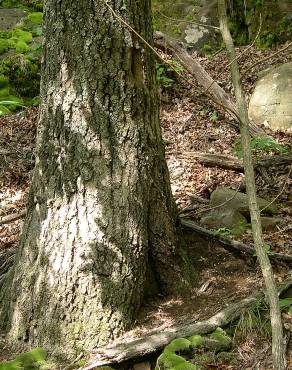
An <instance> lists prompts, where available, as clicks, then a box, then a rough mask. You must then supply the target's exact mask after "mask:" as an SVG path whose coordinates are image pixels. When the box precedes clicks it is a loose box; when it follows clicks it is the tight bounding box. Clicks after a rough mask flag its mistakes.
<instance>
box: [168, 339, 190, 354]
mask: <svg viewBox="0 0 292 370" xmlns="http://www.w3.org/2000/svg"><path fill="white" fill-rule="evenodd" d="M190 346H191V342H190V341H189V340H188V339H186V338H177V339H174V340H173V341H172V342H171V343H169V345H168V346H166V347H165V350H166V351H170V352H179V351H185V350H188V349H189V348H190Z"/></svg>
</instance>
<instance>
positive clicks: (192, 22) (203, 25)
mask: <svg viewBox="0 0 292 370" xmlns="http://www.w3.org/2000/svg"><path fill="white" fill-rule="evenodd" d="M157 13H159V14H160V15H162V17H164V18H166V19H169V20H170V21H174V22H179V23H183V22H184V23H190V24H196V25H198V26H201V27H206V28H214V29H215V30H219V29H220V28H219V27H216V26H212V25H210V24H205V23H198V22H194V21H188V20H186V19H176V18H171V17H168V16H167V15H165V14H163V13H161V12H157Z"/></svg>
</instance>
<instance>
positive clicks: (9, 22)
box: [0, 8, 27, 31]
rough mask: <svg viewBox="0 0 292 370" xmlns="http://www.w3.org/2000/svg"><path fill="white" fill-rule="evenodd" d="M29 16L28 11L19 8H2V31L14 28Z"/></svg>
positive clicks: (0, 23) (0, 19)
mask: <svg viewBox="0 0 292 370" xmlns="http://www.w3.org/2000/svg"><path fill="white" fill-rule="evenodd" d="M26 16H27V12H25V11H24V10H22V9H19V8H12V9H6V8H0V31H8V30H12V29H13V28H15V27H16V25H17V24H18V23H20V22H21V21H22V20H23V19H24V18H25V17H26Z"/></svg>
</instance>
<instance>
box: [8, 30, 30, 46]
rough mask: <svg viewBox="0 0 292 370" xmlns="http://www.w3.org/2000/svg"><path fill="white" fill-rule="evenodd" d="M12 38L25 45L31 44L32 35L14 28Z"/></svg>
mask: <svg viewBox="0 0 292 370" xmlns="http://www.w3.org/2000/svg"><path fill="white" fill-rule="evenodd" d="M12 38H15V39H17V40H18V41H23V42H25V43H30V42H32V33H31V32H28V31H24V30H22V29H20V28H16V29H15V30H13V31H12Z"/></svg>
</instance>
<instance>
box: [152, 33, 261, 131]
mask: <svg viewBox="0 0 292 370" xmlns="http://www.w3.org/2000/svg"><path fill="white" fill-rule="evenodd" d="M154 43H155V46H156V47H157V48H158V49H160V50H163V51H164V52H167V53H171V54H172V55H174V57H175V58H176V59H177V60H178V61H179V62H180V63H181V64H182V66H183V67H184V68H185V69H186V70H187V71H188V72H189V73H190V74H191V75H192V76H193V77H194V78H195V79H196V80H197V82H198V84H199V85H200V86H201V87H203V89H204V90H205V93H206V94H207V95H208V96H210V98H211V99H212V100H213V101H214V102H215V103H217V104H219V105H220V106H221V107H222V108H225V109H226V110H228V111H229V113H231V115H232V116H233V117H234V119H235V120H236V121H237V122H239V115H238V110H237V108H236V104H235V102H234V99H233V98H232V96H231V95H229V94H227V93H226V92H225V91H224V90H223V89H222V88H221V87H220V86H219V85H218V84H217V82H216V81H214V80H213V78H212V77H211V76H210V75H209V74H208V73H207V72H206V70H205V69H204V68H203V67H202V66H201V64H200V63H199V62H198V61H197V60H195V59H194V58H192V57H191V55H190V54H189V53H188V52H187V51H186V50H185V49H183V48H182V47H181V46H180V45H179V44H178V43H177V42H176V41H175V40H172V39H169V38H168V37H166V36H165V35H164V34H163V33H162V32H155V33H154ZM236 127H237V128H238V126H237V125H236ZM250 131H251V134H252V135H254V136H256V135H259V134H260V133H263V130H262V129H261V128H260V127H258V126H256V125H255V124H253V125H251V127H250Z"/></svg>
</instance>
